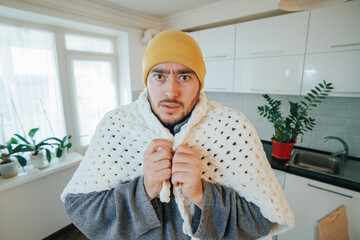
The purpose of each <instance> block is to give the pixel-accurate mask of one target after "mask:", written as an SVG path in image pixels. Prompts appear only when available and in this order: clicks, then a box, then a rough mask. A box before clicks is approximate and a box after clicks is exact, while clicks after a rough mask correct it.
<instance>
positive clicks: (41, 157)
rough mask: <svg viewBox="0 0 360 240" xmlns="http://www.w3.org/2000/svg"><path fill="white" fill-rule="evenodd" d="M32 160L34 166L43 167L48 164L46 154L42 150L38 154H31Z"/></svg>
mask: <svg viewBox="0 0 360 240" xmlns="http://www.w3.org/2000/svg"><path fill="white" fill-rule="evenodd" d="M30 160H31V163H32V165H33V167H34V168H38V169H42V168H45V167H47V166H48V164H47V160H46V154H44V153H42V152H39V153H38V154H37V155H33V154H31V155H30ZM45 161H46V162H45Z"/></svg>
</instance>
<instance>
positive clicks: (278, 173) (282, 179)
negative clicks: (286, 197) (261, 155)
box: [273, 169, 286, 189]
mask: <svg viewBox="0 0 360 240" xmlns="http://www.w3.org/2000/svg"><path fill="white" fill-rule="evenodd" d="M273 171H274V173H275V176H276V178H277V179H278V180H279V184H280V186H281V188H282V189H284V186H285V176H286V173H285V172H283V171H280V170H276V169H273Z"/></svg>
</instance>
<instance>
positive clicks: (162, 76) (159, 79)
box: [154, 74, 164, 81]
mask: <svg viewBox="0 0 360 240" xmlns="http://www.w3.org/2000/svg"><path fill="white" fill-rule="evenodd" d="M154 78H155V79H156V80H158V81H161V80H164V75H163V74H155V75H154Z"/></svg>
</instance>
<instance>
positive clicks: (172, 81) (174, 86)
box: [164, 73, 180, 99]
mask: <svg viewBox="0 0 360 240" xmlns="http://www.w3.org/2000/svg"><path fill="white" fill-rule="evenodd" d="M164 88H165V89H164V90H165V95H166V97H167V98H170V99H176V98H177V97H178V96H179V93H180V92H179V88H180V86H179V83H178V81H177V79H176V75H175V74H173V73H171V74H170V75H169V76H168V79H167V81H166V83H165V86H164Z"/></svg>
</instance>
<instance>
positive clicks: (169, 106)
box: [160, 102, 182, 112]
mask: <svg viewBox="0 0 360 240" xmlns="http://www.w3.org/2000/svg"><path fill="white" fill-rule="evenodd" d="M181 106H182V105H181V103H177V102H162V103H161V104H160V107H161V108H163V109H165V110H166V111H168V112H174V111H177V110H178V109H179V108H181Z"/></svg>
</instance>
